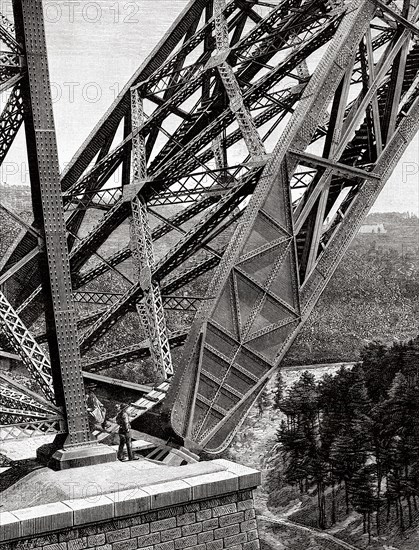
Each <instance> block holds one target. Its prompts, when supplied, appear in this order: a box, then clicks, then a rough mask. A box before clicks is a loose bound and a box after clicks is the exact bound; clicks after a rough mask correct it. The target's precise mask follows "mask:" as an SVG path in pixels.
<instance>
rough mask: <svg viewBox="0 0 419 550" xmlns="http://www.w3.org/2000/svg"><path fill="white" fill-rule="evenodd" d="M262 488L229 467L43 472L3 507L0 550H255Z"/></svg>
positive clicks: (123, 466)
mask: <svg viewBox="0 0 419 550" xmlns="http://www.w3.org/2000/svg"><path fill="white" fill-rule="evenodd" d="M259 484H260V473H259V472H258V471H257V470H253V469H251V468H247V467H244V466H240V465H238V464H235V463H233V462H229V461H226V460H213V461H210V462H199V463H196V464H188V465H185V466H177V467H170V466H161V465H157V464H151V466H150V465H149V464H148V463H145V461H138V462H125V463H118V464H115V463H113V464H105V465H98V466H88V467H84V468H77V469H74V470H70V471H64V472H51V471H50V470H47V469H45V470H41V471H39V472H35V473H34V474H31V475H30V476H29V478H28V479H26V480H25V479H23V480H21V481H20V482H18V484H17V486H16V487H15V488H14V489H13V491H12V492H11V491H10V490H9V491H6V494H5V495H4V498H3V499H2V500H1V504H2V508H1V510H2V512H1V513H0V550H12V549H16V550H23V549H25V550H26V549H32V550H79V549H86V550H87V549H89V550H93V549H96V550H134V549H143V550H181V549H183V548H190V549H193V550H222V549H224V548H226V549H227V548H228V549H230V550H257V549H259V536H258V530H257V524H256V519H255V510H254V505H253V490H254V489H255V488H256V487H257V486H258V485H259ZM19 495H20V496H21V498H22V502H26V503H29V502H32V503H33V504H34V505H32V506H31V507H23V506H22V507H21V508H18V509H16V503H18V502H19V500H17V499H18V497H19ZM0 498H1V495H0ZM3 510H5V511H3Z"/></svg>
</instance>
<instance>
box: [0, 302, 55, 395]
mask: <svg viewBox="0 0 419 550" xmlns="http://www.w3.org/2000/svg"><path fill="white" fill-rule="evenodd" d="M0 319H1V327H2V332H3V334H4V335H5V336H6V338H7V341H8V342H9V344H10V346H11V347H12V348H13V349H14V350H15V351H16V353H17V354H18V355H19V356H20V358H21V359H22V361H23V363H24V364H25V366H26V367H27V368H28V370H29V372H30V373H31V376H32V377H33V379H34V380H35V382H36V383H37V384H38V385H39V387H40V388H41V390H42V392H43V393H44V395H45V396H46V397H47V398H48V399H49V400H50V401H51V402H54V401H55V396H54V390H53V387H52V374H51V364H50V362H49V359H48V357H47V356H46V355H45V353H44V351H43V349H42V348H41V347H40V346H39V344H38V343H37V342H36V340H35V339H34V338H33V336H32V335H31V333H30V332H29V330H28V329H27V328H26V327H25V325H24V324H23V323H22V321H21V319H20V317H19V315H18V314H17V313H16V311H15V310H14V309H13V308H12V306H11V305H10V304H9V302H8V301H7V299H6V297H5V296H4V294H3V293H2V292H0Z"/></svg>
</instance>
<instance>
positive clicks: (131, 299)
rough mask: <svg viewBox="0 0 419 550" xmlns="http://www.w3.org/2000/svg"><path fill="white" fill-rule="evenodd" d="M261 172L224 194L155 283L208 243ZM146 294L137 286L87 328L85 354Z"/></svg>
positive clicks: (161, 265)
mask: <svg viewBox="0 0 419 550" xmlns="http://www.w3.org/2000/svg"><path fill="white" fill-rule="evenodd" d="M259 173H260V169H258V168H256V169H253V171H251V172H249V174H247V176H246V178H245V181H244V182H243V183H242V184H240V185H237V187H236V188H233V189H232V190H231V191H230V192H229V193H228V194H227V195H225V196H224V197H223V198H222V199H221V200H220V201H219V203H218V204H217V205H216V206H215V207H213V208H212V209H210V210H209V212H208V213H207V214H206V215H205V216H204V217H203V218H202V219H201V220H200V221H199V222H198V223H197V224H196V226H195V227H194V228H193V229H192V230H191V231H189V232H188V233H187V234H186V235H184V237H182V238H181V239H180V240H179V241H178V243H177V244H176V245H175V247H174V248H173V249H172V250H171V251H170V252H169V253H168V254H167V255H166V256H165V257H163V258H162V259H161V260H160V261H159V262H158V263H157V264H156V267H155V269H154V270H153V272H152V277H153V278H155V280H156V281H160V280H162V279H163V278H164V277H165V276H167V275H168V274H169V273H170V272H171V271H173V270H174V269H175V268H176V267H178V266H179V265H181V264H182V263H183V262H184V261H185V260H186V259H187V258H189V257H190V256H191V255H192V254H193V253H194V252H195V251H196V250H197V249H198V248H201V247H202V245H204V244H206V239H207V238H210V235H211V232H212V231H213V230H214V229H215V228H216V227H217V225H218V224H219V223H220V221H221V220H222V217H223V216H225V215H227V214H229V213H231V212H232V211H233V210H234V209H235V208H236V207H237V206H238V205H239V204H240V202H241V201H242V200H243V197H244V196H246V195H248V193H249V189H253V188H254V185H255V184H256V181H257V179H258V175H259ZM142 296H143V291H142V288H141V285H140V283H136V284H135V285H133V287H132V288H130V289H128V291H127V292H126V293H125V294H124V295H123V296H122V297H121V299H120V300H119V301H118V302H116V303H115V304H113V305H112V306H111V307H110V308H109V309H108V311H107V312H106V313H105V314H104V315H103V316H102V317H101V318H100V319H98V321H97V322H96V323H95V324H94V325H92V326H91V327H90V329H88V330H87V331H86V332H85V334H84V335H83V337H82V340H81V342H80V349H81V351H82V353H84V352H86V351H87V350H88V349H89V348H90V347H91V346H92V344H93V343H94V342H96V341H97V340H98V339H99V338H100V337H101V336H102V335H103V334H104V333H105V332H107V331H108V329H109V328H110V327H111V326H112V325H113V324H115V323H116V321H117V320H118V319H119V318H120V317H121V316H122V315H123V314H124V313H125V312H127V311H129V309H130V308H131V307H132V305H133V303H135V302H137V301H138V300H140V299H141V298H142Z"/></svg>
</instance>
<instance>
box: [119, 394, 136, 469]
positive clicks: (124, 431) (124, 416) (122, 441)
mask: <svg viewBox="0 0 419 550" xmlns="http://www.w3.org/2000/svg"><path fill="white" fill-rule="evenodd" d="M117 411H118V412H117V415H116V423H117V424H118V426H119V447H118V460H124V446H126V447H127V454H128V460H138V458H137V457H135V456H134V454H133V452H132V445H131V424H130V421H129V416H128V413H127V411H126V408H125V407H124V406H123V405H122V404H119V405H118V406H117Z"/></svg>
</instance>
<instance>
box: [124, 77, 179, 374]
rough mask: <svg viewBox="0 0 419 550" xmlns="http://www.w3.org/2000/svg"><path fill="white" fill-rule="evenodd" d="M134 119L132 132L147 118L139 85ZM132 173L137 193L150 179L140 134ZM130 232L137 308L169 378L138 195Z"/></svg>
mask: <svg viewBox="0 0 419 550" xmlns="http://www.w3.org/2000/svg"><path fill="white" fill-rule="evenodd" d="M131 120H132V129H133V132H135V131H136V130H137V129H138V128H139V127H140V125H141V124H142V123H143V121H144V111H143V99H142V97H141V95H140V92H139V89H138V87H137V88H133V89H132V90H131ZM132 173H133V174H132V184H131V185H130V186H129V187H134V193H136V190H137V187H140V188H141V187H142V186H143V184H144V181H145V180H146V178H147V159H146V150H145V141H144V138H143V136H141V135H140V134H137V135H135V136H134V138H133V154H132ZM126 189H127V187H126V188H125V190H126ZM130 232H131V238H130V244H131V250H132V255H133V257H134V260H135V263H136V267H137V272H138V279H139V282H140V285H141V289H142V291H143V299H142V300H141V301H139V302H137V311H138V314H139V317H140V321H141V324H142V326H143V329H144V331H145V333H146V334H147V335H148V341H149V345H150V353H151V357H152V360H153V363H154V368H155V369H156V370H157V372H158V373H159V375H160V376H163V379H167V378H169V377H170V376H172V374H173V365H172V356H171V353H170V345H169V341H168V338H167V330H166V319H165V315H164V309H163V302H162V297H161V292H160V287H159V284H158V282H156V281H155V279H154V278H153V277H152V275H151V273H152V270H153V269H154V267H155V261H154V249H153V240H152V235H151V230H150V224H149V218H148V210H147V206H146V204H145V203H144V201H143V199H142V198H141V197H140V195H139V194H135V196H134V197H133V198H132V199H131V219H130Z"/></svg>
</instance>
